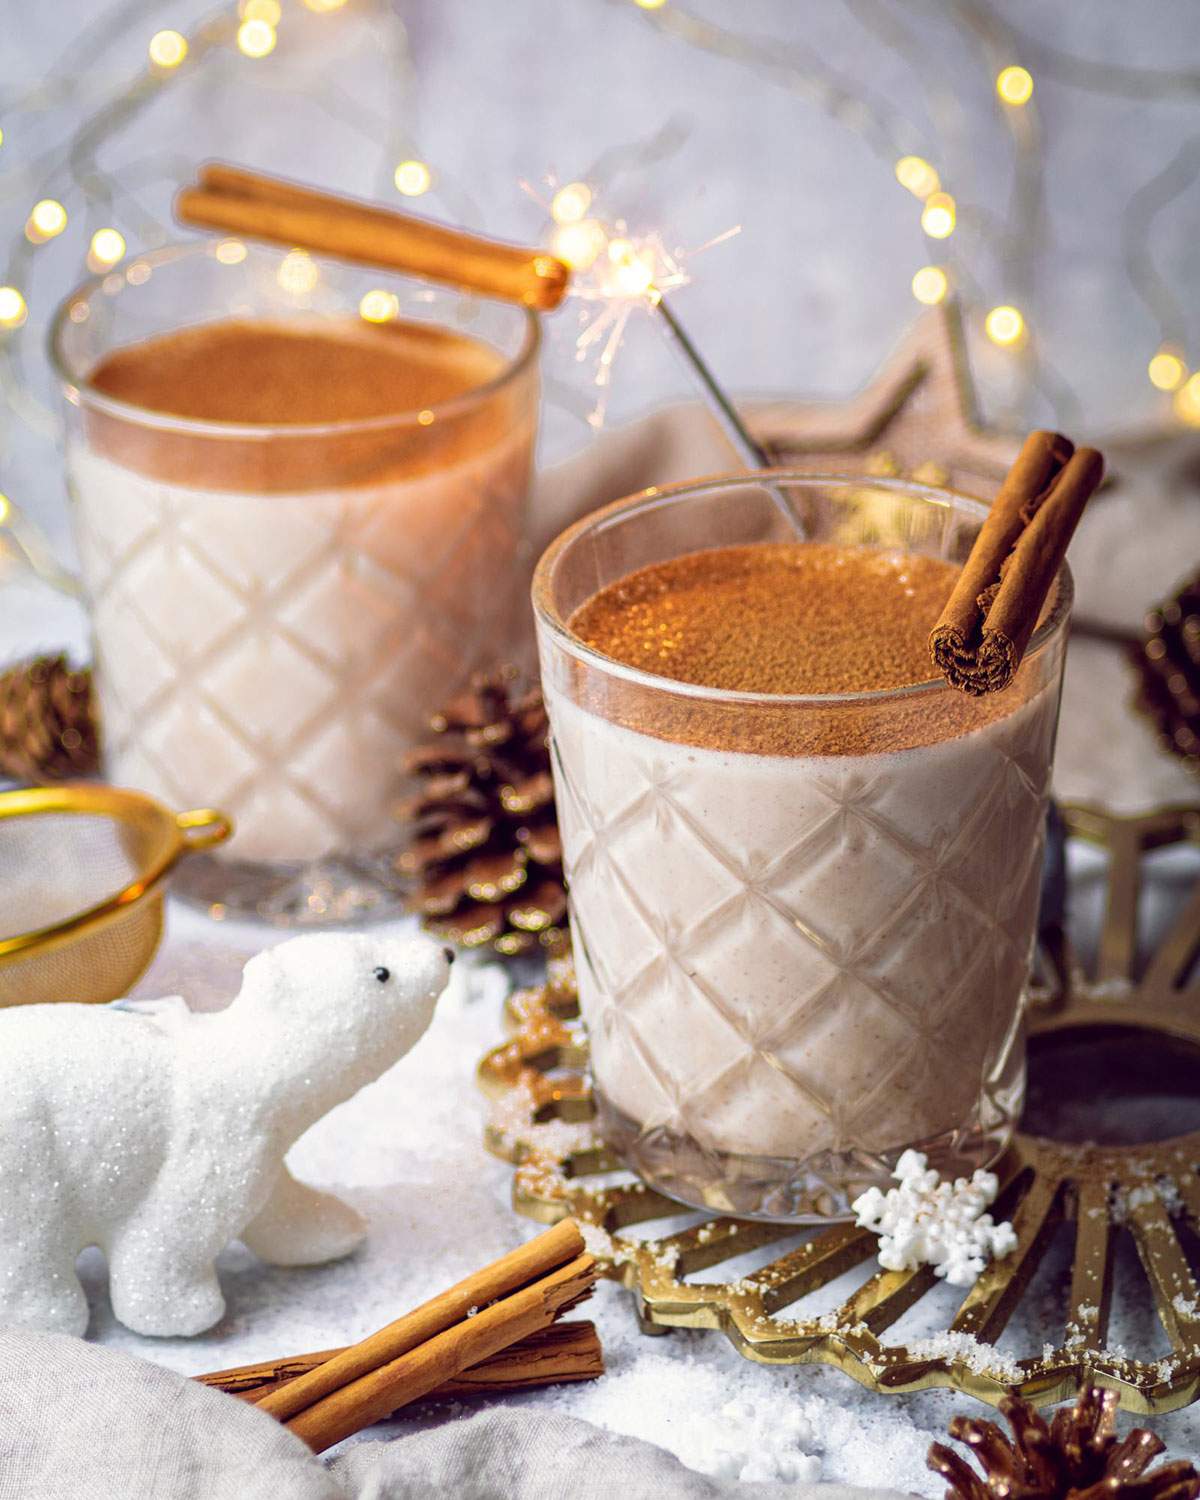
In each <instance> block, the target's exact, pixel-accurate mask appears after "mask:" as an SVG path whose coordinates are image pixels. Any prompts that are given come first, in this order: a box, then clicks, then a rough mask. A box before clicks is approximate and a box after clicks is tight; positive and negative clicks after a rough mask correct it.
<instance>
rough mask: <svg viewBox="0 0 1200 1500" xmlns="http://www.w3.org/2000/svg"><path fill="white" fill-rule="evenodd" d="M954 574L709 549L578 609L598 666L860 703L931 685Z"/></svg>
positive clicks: (863, 552)
mask: <svg viewBox="0 0 1200 1500" xmlns="http://www.w3.org/2000/svg"><path fill="white" fill-rule="evenodd" d="M957 576H958V569H957V567H955V565H954V564H953V563H949V562H946V561H944V560H943V559H942V558H940V557H923V556H920V555H918V554H914V553H904V552H894V551H876V550H873V549H869V548H864V547H839V546H834V545H831V544H829V543H823V542H781V543H764V544H759V545H754V546H744V547H715V548H712V549H710V550H708V551H704V552H692V553H688V554H686V555H685V556H683V557H677V558H672V559H671V560H670V561H669V562H664V563H656V564H654V565H653V566H651V567H648V568H641V569H639V571H638V572H636V573H631V574H629V575H628V576H627V577H625V578H622V579H620V580H619V581H618V582H616V583H613V584H609V585H608V587H607V588H604V589H602V590H601V591H600V592H599V593H598V594H596V595H595V596H594V597H593V598H591V599H589V600H588V601H587V603H586V604H584V605H582V606H581V608H579V609H578V610H576V612H575V614H574V616H573V617H572V619H571V629H572V630H574V631H575V633H576V634H577V635H578V636H579V637H580V638H581V639H582V640H584V641H586V642H587V644H588V645H589V646H591V647H593V648H594V649H595V650H597V651H603V652H604V653H605V654H606V655H607V656H614V657H616V658H617V660H618V661H623V662H626V663H627V664H628V665H629V666H632V667H640V668H642V669H643V670H644V671H648V672H656V673H658V674H660V675H661V676H663V677H671V678H674V679H675V680H676V681H677V682H693V683H697V684H700V685H702V686H705V687H715V688H725V689H728V690H730V691H734V692H750V693H863V692H874V691H878V690H880V689H885V688H897V687H906V686H907V685H908V684H910V683H914V682H924V681H926V680H927V679H928V678H929V677H930V676H931V672H930V665H929V647H928V636H929V623H928V622H929V621H930V620H933V619H936V618H937V616H938V615H939V614H940V613H941V610H942V606H943V605H944V604H945V602H946V600H947V599H948V598H949V597H950V591H951V590H952V589H953V587H954V580H955V579H956V577H957Z"/></svg>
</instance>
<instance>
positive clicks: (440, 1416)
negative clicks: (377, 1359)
mask: <svg viewBox="0 0 1200 1500" xmlns="http://www.w3.org/2000/svg"><path fill="white" fill-rule="evenodd" d="M396 925H397V926H398V927H400V928H404V927H405V926H406V924H396ZM283 936H284V934H282V933H279V932H276V931H273V930H270V929H266V928H260V927H256V926H252V925H249V924H235V923H232V922H223V923H214V922H212V921H210V920H209V919H208V918H207V917H205V916H203V915H202V914H200V913H198V912H196V911H193V910H190V909H188V908H186V907H182V906H180V905H178V904H175V905H173V907H172V909H171V913H170V926H169V933H168V938H167V941H166V942H165V944H164V946H163V949H162V950H161V952H160V954H159V956H158V959H157V960H156V962H155V964H154V967H153V968H152V970H151V971H150V973H149V974H148V975H147V976H146V978H145V979H144V980H143V981H142V983H141V985H140V986H139V992H140V993H144V994H147V995H152V994H164V993H171V992H172V991H176V992H180V993H183V994H185V995H187V996H188V997H189V998H190V1000H191V1001H192V1003H193V1004H194V1005H197V1006H201V1007H204V1008H208V1007H211V1006H215V1005H219V1004H222V1003H223V1002H224V1000H225V999H226V998H227V997H229V996H231V995H232V994H233V993H234V992H235V991H236V989H237V986H238V982H239V978H240V971H241V965H242V963H243V962H244V961H245V958H246V957H247V956H248V955H249V954H250V953H251V952H253V951H255V950H256V949H257V948H259V947H261V946H264V945H266V944H268V943H271V942H275V941H279V940H280V939H281V938H282V937H283ZM506 985H507V980H506V976H505V974H504V971H503V970H502V969H500V968H498V967H495V966H490V965H475V964H471V963H460V964H458V965H456V967H455V979H454V983H453V985H452V987H451V991H450V993H449V995H448V996H447V998H446V999H445V1000H443V1002H442V1003H441V1005H440V1006H439V1009H438V1013H437V1015H436V1016H435V1018H434V1021H433V1025H432V1026H431V1028H430V1030H429V1032H428V1034H427V1035H426V1036H425V1038H424V1039H423V1040H422V1041H421V1042H420V1043H419V1044H418V1046H417V1048H416V1049H415V1050H414V1052H413V1053H412V1055H411V1056H410V1057H408V1058H405V1059H403V1060H402V1061H401V1062H400V1063H399V1064H398V1065H397V1066H396V1067H395V1068H393V1069H392V1070H391V1071H390V1072H389V1073H387V1074H385V1075H384V1077H383V1078H381V1079H380V1080H379V1081H378V1082H377V1083H374V1084H372V1085H370V1086H369V1087H368V1088H367V1089H365V1090H364V1091H363V1092H362V1093H361V1094H359V1095H358V1097H357V1098H355V1099H353V1100H351V1101H350V1102H349V1103H347V1104H344V1105H340V1106H339V1107H338V1108H337V1109H335V1110H334V1111H333V1112H332V1113H331V1114H330V1115H328V1116H327V1117H326V1118H325V1119H324V1120H323V1121H321V1122H320V1123H319V1124H318V1125H317V1126H316V1127H314V1129H313V1130H312V1131H310V1133H309V1134H308V1135H307V1136H306V1137H305V1138H304V1139H303V1140H302V1141H301V1142H300V1144H299V1145H298V1146H297V1148H296V1149H295V1151H294V1152H293V1153H292V1157H291V1158H290V1160H291V1165H292V1167H293V1170H294V1171H295V1172H296V1174H297V1175H298V1176H301V1177H303V1178H305V1179H307V1180H309V1181H311V1182H314V1183H317V1184H318V1185H320V1186H323V1187H328V1188H331V1189H336V1191H337V1192H338V1193H339V1195H340V1196H342V1197H344V1198H345V1199H346V1200H347V1201H348V1202H350V1203H352V1204H353V1205H354V1206H355V1207H356V1208H358V1209H359V1210H360V1211H361V1212H363V1213H365V1214H366V1215H368V1217H369V1218H370V1221H371V1232H370V1235H369V1237H368V1240H367V1244H366V1246H365V1247H364V1248H363V1249H362V1250H361V1251H359V1252H358V1253H357V1254H355V1255H354V1256H353V1257H351V1258H350V1259H348V1260H346V1261H342V1262H339V1263H337V1264H334V1265H329V1266H324V1267H319V1268H312V1269H304V1270H279V1269H273V1268H269V1267H266V1266H263V1265H261V1264H260V1263H259V1262H257V1261H256V1260H254V1258H253V1257H252V1256H251V1255H250V1254H249V1252H247V1251H244V1250H242V1249H241V1248H240V1247H236V1246H235V1247H233V1248H231V1249H230V1250H228V1251H226V1252H225V1254H224V1255H223V1256H222V1258H221V1261H220V1263H219V1264H220V1270H221V1279H222V1284H223V1286H224V1289H225V1293H226V1297H227V1301H228V1312H227V1314H226V1316H225V1318H224V1319H223V1320H222V1322H221V1323H219V1324H218V1325H217V1327H216V1328H214V1329H213V1330H211V1331H210V1332H209V1333H207V1334H205V1335H203V1336H201V1337H199V1338H195V1339H166V1340H151V1339H144V1338H139V1337H137V1336H136V1335H134V1334H131V1333H130V1332H128V1330H126V1329H124V1328H122V1327H121V1326H120V1325H119V1324H117V1323H116V1322H115V1321H114V1319H113V1316H112V1313H111V1310H110V1308H109V1305H108V1297H107V1292H106V1289H105V1276H104V1271H103V1265H102V1263H101V1262H100V1261H99V1259H98V1258H93V1257H90V1256H89V1257H85V1265H84V1268H83V1270H84V1280H85V1284H86V1287H87V1291H88V1295H89V1300H90V1301H91V1304H92V1308H93V1320H92V1328H91V1335H90V1336H92V1337H95V1338H98V1339H100V1340H101V1341H102V1342H104V1343H107V1344H111V1345H114V1346H117V1347H120V1348H124V1349H128V1350H131V1351H133V1352H136V1353H138V1354H140V1355H142V1356H143V1357H145V1358H147V1359H153V1360H157V1361H159V1362H160V1363H162V1364H165V1365H169V1366H170V1367H171V1368H173V1369H176V1370H180V1371H184V1372H189V1373H190V1372H197V1371H201V1370H211V1369H218V1368H221V1367H225V1366H229V1365H236V1364H243V1363H247V1362H249V1361H251V1360H255V1359H259V1358H264V1357H267V1356H271V1355H283V1354H292V1353H299V1352H303V1351H305V1350H309V1349H320V1348H327V1347H329V1346H330V1345H334V1344H340V1343H344V1342H347V1341H349V1340H351V1339H356V1338H359V1337H361V1336H362V1335H364V1334H366V1333H368V1332H370V1331H372V1330H373V1329H375V1328H377V1327H379V1326H380V1325H381V1324H383V1323H385V1322H387V1321H388V1320H389V1319H391V1318H394V1317H396V1316H397V1315H398V1314H399V1313H400V1312H402V1311H404V1310H405V1309H406V1308H408V1307H410V1306H412V1305H413V1304H414V1303H416V1302H418V1301H420V1300H421V1299H423V1298H425V1297H427V1296H429V1295H431V1294H432V1293H433V1292H435V1291H437V1290H439V1289H441V1288H442V1287H445V1286H447V1285H449V1284H450V1283H451V1282H453V1281H455V1280H457V1279H458V1278H460V1277H461V1276H463V1275H465V1274H466V1273H467V1272H469V1271H471V1270H473V1269H475V1268H476V1267H477V1266H479V1265H481V1264H482V1263H483V1262H485V1261H486V1260H488V1259H490V1258H492V1257H493V1256H496V1255H498V1254H500V1253H502V1252H503V1251H504V1250H506V1249H508V1248H510V1247H511V1246H513V1245H515V1244H517V1243H518V1242H519V1241H520V1240H522V1239H525V1238H528V1237H529V1236H530V1235H531V1234H533V1233H534V1232H536V1226H534V1225H533V1224H531V1223H530V1222H529V1221H527V1220H525V1219H522V1218H519V1217H518V1216H517V1215H516V1214H515V1213H514V1212H513V1210H512V1209H511V1207H510V1206H509V1190H510V1182H511V1175H512V1169H511V1168H510V1167H509V1166H508V1165H507V1164H505V1163H503V1162H501V1161H498V1160H495V1159H494V1158H492V1157H490V1156H488V1155H487V1154H486V1153H485V1151H484V1150H483V1147H482V1144H481V1132H482V1127H483V1121H484V1109H485V1105H484V1100H483V1098H482V1096H481V1095H480V1094H479V1093H478V1091H477V1090H476V1088H475V1085H474V1078H473V1073H474V1067H475V1063H476V1061H477V1060H478V1058H479V1057H480V1056H481V1054H482V1053H483V1052H484V1050H485V1049H486V1048H487V1047H488V1046H490V1045H492V1044H493V1043H494V1042H496V1041H497V1040H499V1039H500V1037H501V1034H502V1031H501V1004H502V999H503V996H504V994H505V990H506ZM739 1269H740V1268H739V1265H738V1263H737V1262H731V1263H729V1264H728V1266H727V1267H723V1268H722V1274H725V1272H726V1271H728V1272H729V1273H730V1274H737V1273H738V1271H739ZM1068 1272H1069V1258H1068V1248H1067V1247H1065V1246H1063V1245H1057V1246H1055V1247H1054V1248H1053V1249H1052V1250H1051V1252H1050V1255H1049V1256H1048V1258H1047V1262H1046V1263H1045V1264H1044V1266H1043V1270H1042V1271H1041V1272H1039V1275H1038V1277H1037V1278H1036V1280H1035V1282H1034V1285H1033V1287H1032V1288H1031V1299H1030V1301H1031V1314H1032V1319H1031V1321H1029V1320H1025V1319H1022V1320H1019V1321H1018V1322H1017V1323H1016V1324H1015V1325H1014V1327H1013V1329H1011V1330H1010V1331H1009V1332H1008V1333H1007V1334H1006V1335H1005V1337H1004V1338H1002V1339H1001V1341H1000V1347H1001V1349H1002V1350H1003V1351H1005V1352H1007V1353H1008V1355H1009V1356H1010V1357H1012V1356H1014V1355H1021V1354H1024V1353H1026V1352H1028V1351H1029V1350H1031V1349H1040V1348H1041V1347H1042V1345H1043V1343H1045V1342H1046V1341H1047V1340H1054V1341H1057V1340H1058V1339H1059V1338H1060V1337H1061V1333H1062V1330H1061V1328H1059V1327H1057V1326H1055V1324H1054V1323H1053V1322H1052V1321H1051V1319H1052V1317H1061V1307H1062V1301H1061V1297H1062V1290H1063V1286H1064V1285H1065V1281H1066V1278H1067V1276H1068ZM1117 1274H1118V1285H1119V1286H1120V1285H1121V1279H1122V1277H1128V1276H1131V1275H1132V1274H1133V1271H1132V1267H1131V1266H1130V1265H1121V1266H1118V1273H1117ZM846 1290H847V1288H843V1287H841V1286H840V1285H839V1284H835V1285H834V1287H832V1288H830V1289H829V1294H828V1295H829V1306H830V1307H832V1306H834V1305H836V1303H837V1302H838V1301H840V1300H841V1298H842V1297H843V1296H844V1295H845V1294H846ZM961 1296H962V1293H961V1291H957V1290H956V1289H955V1288H953V1287H947V1286H945V1285H939V1286H938V1287H937V1288H936V1289H935V1290H934V1291H933V1292H932V1293H931V1294H930V1295H929V1296H928V1297H927V1298H925V1299H923V1302H922V1304H920V1305H919V1307H918V1309H914V1310H913V1311H912V1312H910V1313H908V1314H906V1316H905V1319H904V1320H903V1323H902V1324H901V1325H898V1329H897V1331H898V1332H899V1333H900V1334H901V1335H902V1336H905V1337H911V1338H914V1339H919V1338H921V1337H922V1336H925V1337H932V1336H933V1335H934V1334H935V1333H936V1332H937V1329H938V1322H937V1320H938V1319H939V1318H941V1319H942V1320H943V1322H942V1326H943V1327H944V1326H945V1324H944V1320H945V1319H946V1318H947V1317H948V1316H949V1313H950V1311H951V1310H952V1309H953V1307H954V1306H956V1305H957V1302H958V1301H959V1300H960V1299H961ZM587 1315H588V1316H590V1317H592V1318H593V1319H594V1320H595V1321H596V1323H597V1325H598V1327H599V1329H600V1334H601V1338H602V1340H603V1343H604V1349H605V1357H606V1360H607V1364H608V1374H607V1375H606V1376H605V1378H604V1379H602V1380H600V1381H598V1382H595V1383H594V1384H590V1385H578V1386H569V1387H563V1388H561V1389H558V1390H544V1391H537V1392H530V1393H527V1394H524V1395H522V1396H509V1397H504V1398H500V1399H503V1400H506V1401H510V1402H519V1403H521V1404H531V1405H534V1406H541V1407H544V1408H545V1409H547V1410H555V1411H561V1412H565V1413H569V1414H571V1415H574V1416H579V1417H584V1418H586V1419H588V1420H590V1421H593V1422H596V1423H599V1424H601V1425H603V1426H606V1427H609V1428H611V1429H613V1430H614V1431H618V1432H625V1433H629V1434H631V1435H634V1436H637V1437H642V1438H646V1439H648V1440H650V1441H652V1442H655V1443H658V1444H660V1445H661V1446H663V1447H665V1448H668V1449H669V1450H671V1451H672V1452H673V1453H675V1454H677V1455H678V1456H679V1458H680V1459H682V1460H683V1462H685V1463H687V1464H689V1465H691V1466H692V1467H693V1468H696V1469H700V1470H702V1471H705V1472H709V1473H713V1474H721V1475H725V1476H740V1477H742V1478H745V1479H752V1478H754V1479H766V1478H775V1479H797V1480H798V1479H802V1478H803V1479H812V1478H820V1479H827V1480H842V1481H846V1482H850V1483H859V1484H882V1483H889V1484H892V1485H894V1486H896V1487H897V1488H899V1489H901V1490H911V1491H912V1492H914V1493H915V1494H917V1495H920V1496H927V1497H935V1496H940V1494H941V1493H942V1486H941V1485H940V1484H939V1482H938V1480H937V1479H936V1477H935V1476H934V1475H932V1474H931V1473H929V1472H928V1471H927V1470H926V1468H925V1453H926V1450H927V1449H928V1447H929V1444H930V1442H931V1441H933V1440H934V1439H935V1438H937V1437H940V1436H942V1435H943V1434H944V1430H945V1426H946V1423H947V1422H948V1420H949V1418H950V1416H951V1415H952V1413H953V1412H955V1411H958V1410H968V1411H969V1410H972V1409H978V1410H979V1412H980V1413H981V1414H982V1413H983V1408H982V1407H979V1408H975V1404H974V1403H973V1402H971V1401H970V1400H969V1398H966V1397H963V1396H958V1395H955V1394H953V1393H949V1392H942V1391H929V1392H922V1393H919V1394H917V1395H912V1396H888V1397H884V1396H878V1395H874V1394H872V1393H870V1392H868V1391H865V1390H863V1389H862V1388H861V1387H859V1386H858V1385H857V1384H856V1383H855V1382H853V1381H852V1380H850V1379H849V1378H848V1377H846V1376H844V1375H842V1374H841V1373H840V1372H838V1371H836V1370H833V1369H829V1368H825V1367H823V1366H819V1365H810V1366H800V1367H792V1368H779V1369H770V1368H766V1367H764V1366H761V1365H755V1364H752V1363H750V1362H749V1361H747V1360H744V1359H742V1358H741V1357H740V1356H739V1355H738V1354H736V1353H735V1352H734V1350H733V1348H732V1347H731V1345H730V1344H729V1343H728V1341H727V1340H726V1339H725V1338H724V1337H723V1336H722V1335H720V1334H715V1333H706V1332H688V1331H676V1332H673V1333H671V1334H668V1335H666V1336H664V1337H659V1338H650V1337H647V1336H645V1335H643V1334H641V1333H640V1332H639V1331H638V1328H637V1324H636V1322H635V1320H634V1316H633V1308H632V1305H631V1300H630V1297H629V1294H628V1293H626V1292H625V1291H623V1290H622V1289H621V1288H619V1287H617V1286H614V1285H613V1284H611V1283H603V1284H601V1286H600V1287H599V1289H598V1291H597V1293H596V1295H595V1297H594V1298H593V1299H592V1301H591V1303H590V1304H589V1306H588V1309H587ZM1153 1326H1154V1318H1153V1314H1152V1312H1151V1311H1150V1309H1149V1306H1148V1299H1147V1306H1146V1307H1145V1309H1144V1316H1141V1317H1139V1318H1134V1319H1130V1320H1127V1321H1126V1322H1124V1323H1121V1324H1118V1325H1117V1326H1115V1327H1114V1328H1113V1330H1112V1333H1111V1335H1110V1342H1112V1343H1126V1344H1128V1345H1129V1346H1130V1347H1134V1346H1138V1345H1141V1344H1142V1343H1143V1342H1144V1341H1146V1340H1148V1339H1149V1338H1151V1336H1152V1330H1153ZM1159 1343H1160V1345H1161V1350H1160V1349H1159V1345H1155V1346H1154V1347H1155V1349H1156V1352H1162V1353H1164V1354H1165V1353H1166V1352H1167V1349H1166V1346H1165V1343H1162V1341H1161V1339H1160V1341H1159ZM455 1414H456V1413H455V1408H454V1406H453V1405H447V1406H442V1407H427V1408H424V1409H423V1410H422V1411H421V1412H420V1413H419V1414H417V1415H410V1416H409V1417H407V1418H404V1419H400V1420H397V1421H395V1422H394V1423H392V1424H389V1425H390V1426H391V1427H392V1429H393V1430H394V1431H395V1432H396V1433H397V1434H399V1433H401V1432H403V1431H404V1430H406V1429H407V1428H409V1427H411V1425H412V1424H413V1423H415V1422H420V1423H432V1422H440V1421H446V1420H451V1419H453V1417H454V1415H455ZM1124 1420H1125V1419H1123V1421H1124ZM1153 1425H1154V1426H1155V1427H1156V1429H1157V1430H1158V1431H1160V1432H1161V1433H1162V1435H1163V1436H1164V1437H1165V1438H1166V1439H1167V1441H1168V1442H1169V1443H1170V1444H1171V1445H1172V1451H1173V1452H1174V1453H1176V1454H1179V1455H1183V1456H1193V1455H1195V1454H1196V1453H1197V1452H1200V1412H1197V1411H1193V1412H1191V1413H1189V1412H1182V1413H1177V1414H1175V1415H1172V1416H1170V1417H1167V1418H1163V1419H1160V1420H1158V1421H1156V1422H1155V1423H1154V1424H1153Z"/></svg>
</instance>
